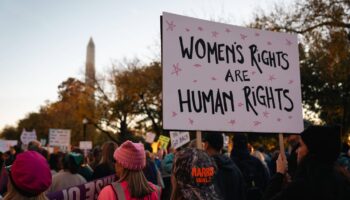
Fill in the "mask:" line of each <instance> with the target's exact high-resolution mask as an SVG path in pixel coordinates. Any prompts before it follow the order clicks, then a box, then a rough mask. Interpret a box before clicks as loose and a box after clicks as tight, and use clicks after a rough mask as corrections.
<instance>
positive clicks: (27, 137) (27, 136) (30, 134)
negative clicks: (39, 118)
mask: <svg viewBox="0 0 350 200" xmlns="http://www.w3.org/2000/svg"><path fill="white" fill-rule="evenodd" d="M33 140H36V132H35V129H33V131H26V130H25V129H23V130H22V134H21V142H22V143H23V144H28V143H29V142H31V141H33Z"/></svg>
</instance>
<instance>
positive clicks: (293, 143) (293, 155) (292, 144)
mask: <svg viewBox="0 0 350 200" xmlns="http://www.w3.org/2000/svg"><path fill="white" fill-rule="evenodd" d="M299 141H300V136H299V135H295V134H293V135H289V136H288V137H287V142H288V144H289V146H288V154H289V155H288V157H287V160H288V173H289V175H290V176H291V177H292V179H293V178H294V174H295V170H296V169H297V152H296V151H297V149H298V147H299Z"/></svg>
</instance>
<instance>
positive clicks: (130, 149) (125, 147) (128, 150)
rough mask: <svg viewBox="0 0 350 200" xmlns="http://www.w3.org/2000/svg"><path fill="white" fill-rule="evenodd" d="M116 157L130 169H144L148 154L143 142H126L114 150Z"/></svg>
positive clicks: (123, 165)
mask: <svg viewBox="0 0 350 200" xmlns="http://www.w3.org/2000/svg"><path fill="white" fill-rule="evenodd" d="M113 156H114V159H115V160H116V161H117V162H118V163H119V164H120V165H121V166H122V167H124V168H126V169H129V170H142V169H143V168H144V167H145V166H146V154H145V149H144V146H143V144H142V143H133V142H131V141H129V140H127V141H126V142H124V143H123V144H122V145H121V146H120V147H119V148H117V149H116V150H115V151H114V155H113Z"/></svg>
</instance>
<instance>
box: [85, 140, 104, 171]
mask: <svg viewBox="0 0 350 200" xmlns="http://www.w3.org/2000/svg"><path fill="white" fill-rule="evenodd" d="M100 160H101V147H100V146H96V147H94V148H93V150H92V152H90V153H89V162H88V163H89V166H90V167H91V168H92V170H93V171H95V169H96V166H97V165H98V163H99V162H100Z"/></svg>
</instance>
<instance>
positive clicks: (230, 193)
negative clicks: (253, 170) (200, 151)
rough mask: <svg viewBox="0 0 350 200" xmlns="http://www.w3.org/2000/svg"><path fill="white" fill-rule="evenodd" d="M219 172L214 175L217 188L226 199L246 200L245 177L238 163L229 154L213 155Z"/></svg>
mask: <svg viewBox="0 0 350 200" xmlns="http://www.w3.org/2000/svg"><path fill="white" fill-rule="evenodd" d="M213 158H214V160H215V162H216V165H217V166H218V172H217V174H216V175H215V177H214V185H215V188H216V190H217V191H218V192H219V193H220V195H221V196H222V197H223V198H224V200H229V199H232V200H244V199H245V193H244V179H243V175H242V173H241V171H240V170H239V168H238V167H237V166H236V164H235V163H234V162H233V161H232V160H231V159H230V158H229V157H227V156H224V155H215V156H213Z"/></svg>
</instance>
